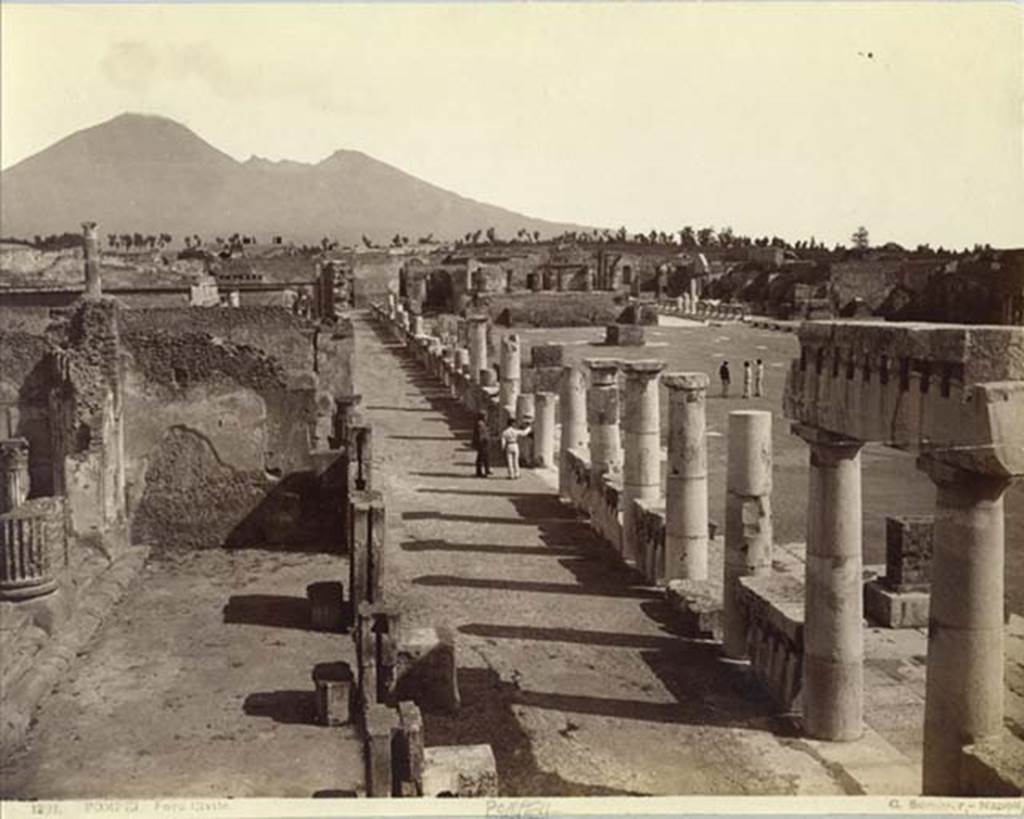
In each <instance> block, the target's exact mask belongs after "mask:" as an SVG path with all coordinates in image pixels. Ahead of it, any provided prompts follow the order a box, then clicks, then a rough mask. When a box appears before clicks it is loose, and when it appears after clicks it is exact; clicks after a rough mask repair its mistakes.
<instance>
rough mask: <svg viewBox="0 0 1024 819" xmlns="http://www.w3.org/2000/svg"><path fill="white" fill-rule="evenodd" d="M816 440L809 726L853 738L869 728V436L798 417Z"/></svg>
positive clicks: (806, 693)
mask: <svg viewBox="0 0 1024 819" xmlns="http://www.w3.org/2000/svg"><path fill="white" fill-rule="evenodd" d="M793 431H794V432H795V433H796V434H797V435H799V436H800V437H801V438H803V439H804V440H805V441H807V443H808V444H809V445H810V448H811V454H810V473H809V474H810V483H809V486H808V495H807V568H806V573H807V574H806V578H805V582H804V687H803V721H804V730H805V731H806V732H807V734H808V735H809V736H811V737H814V738H815V739H827V740H833V741H847V740H854V739H857V738H859V737H860V736H861V735H862V734H863V731H864V728H863V724H862V719H861V717H862V711H863V700H864V627H863V617H864V603H863V600H864V596H863V583H864V581H863V565H862V564H863V558H862V545H861V474H860V450H861V447H862V446H863V442H862V441H855V440H852V439H849V438H844V437H841V436H838V435H835V434H833V433H829V432H826V431H825V430H822V429H819V428H817V427H813V426H809V425H805V424H794V425H793Z"/></svg>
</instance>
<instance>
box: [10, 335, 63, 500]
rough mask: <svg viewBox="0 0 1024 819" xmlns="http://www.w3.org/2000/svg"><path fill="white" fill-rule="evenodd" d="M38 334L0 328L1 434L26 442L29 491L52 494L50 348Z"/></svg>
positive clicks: (47, 342) (33, 493)
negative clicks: (22, 439)
mask: <svg viewBox="0 0 1024 819" xmlns="http://www.w3.org/2000/svg"><path fill="white" fill-rule="evenodd" d="M51 348H52V345H51V343H50V342H49V341H48V340H47V339H46V338H44V337H43V336H41V335H35V334H31V333H27V332H19V331H16V332H4V331H0V438H25V439H26V440H27V441H28V444H29V494H30V495H31V496H39V495H50V494H53V462H52V452H51V448H50V401H49V385H50V380H49V376H50V361H49V356H50V351H51Z"/></svg>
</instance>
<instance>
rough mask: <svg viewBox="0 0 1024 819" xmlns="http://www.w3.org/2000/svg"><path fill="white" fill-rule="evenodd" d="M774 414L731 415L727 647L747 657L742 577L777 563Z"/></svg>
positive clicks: (725, 600)
mask: <svg viewBox="0 0 1024 819" xmlns="http://www.w3.org/2000/svg"><path fill="white" fill-rule="evenodd" d="M771 494H772V414H771V413H770V412H767V411H764V410H747V411H738V412H730V413H729V460H728V470H727V478H726V496H725V560H724V576H723V581H724V582H723V587H722V621H723V646H722V648H723V651H724V652H725V654H726V656H727V657H732V658H735V659H741V658H744V657H746V655H747V635H746V627H745V624H744V622H743V617H742V616H741V613H740V611H739V607H738V604H737V602H736V585H737V581H738V579H739V578H740V577H742V576H745V575H751V574H767V573H768V572H769V571H771V566H772V506H771Z"/></svg>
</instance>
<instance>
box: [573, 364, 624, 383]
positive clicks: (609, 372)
mask: <svg viewBox="0 0 1024 819" xmlns="http://www.w3.org/2000/svg"><path fill="white" fill-rule="evenodd" d="M621 364H622V362H621V361H619V359H617V358H587V359H584V361H583V365H584V366H585V367H586V368H587V369H589V370H590V376H591V379H590V380H591V383H592V384H593V385H595V386H599V385H605V386H609V385H613V384H614V383H615V379H616V376H617V375H618V372H619V367H620V365H621Z"/></svg>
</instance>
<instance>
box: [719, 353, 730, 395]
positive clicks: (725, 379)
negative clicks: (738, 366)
mask: <svg viewBox="0 0 1024 819" xmlns="http://www.w3.org/2000/svg"><path fill="white" fill-rule="evenodd" d="M718 377H719V378H720V379H721V380H722V398H728V397H729V382H730V380H731V379H730V377H729V362H728V361H723V362H722V366H721V367H719V368H718Z"/></svg>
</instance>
